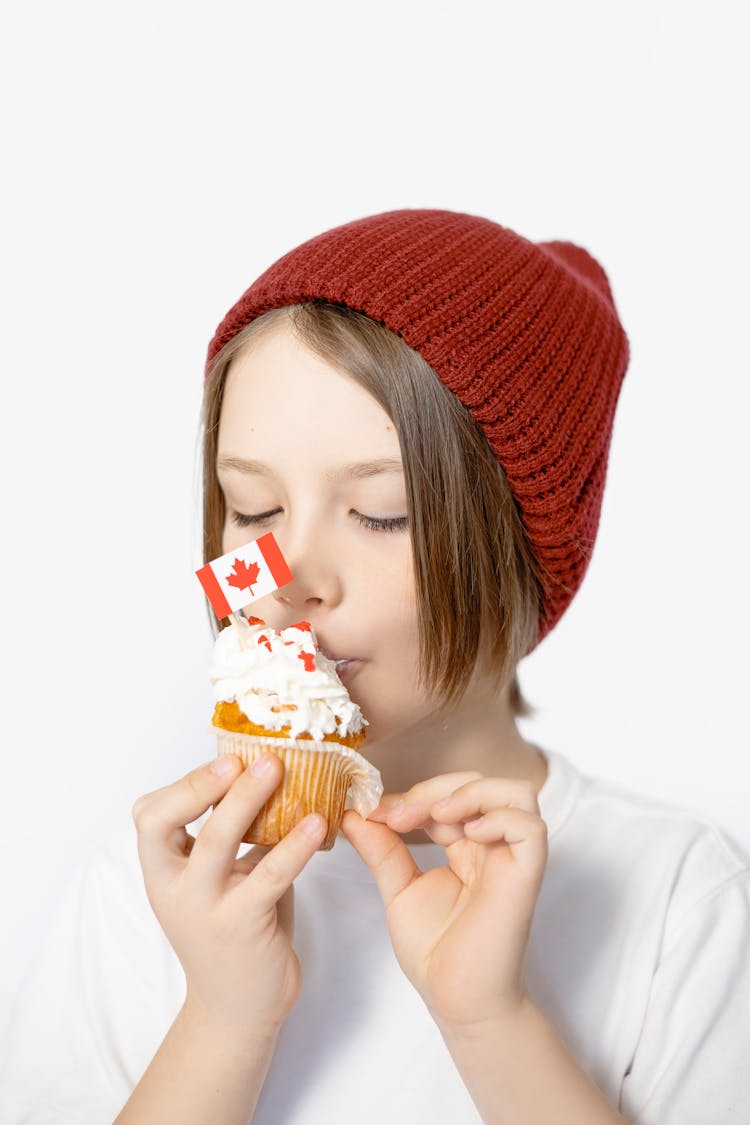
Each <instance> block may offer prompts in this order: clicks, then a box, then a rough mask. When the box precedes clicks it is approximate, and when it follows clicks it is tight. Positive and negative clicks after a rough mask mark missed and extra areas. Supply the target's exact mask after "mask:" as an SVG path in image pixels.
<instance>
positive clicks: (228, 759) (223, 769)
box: [211, 754, 234, 777]
mask: <svg viewBox="0 0 750 1125" xmlns="http://www.w3.org/2000/svg"><path fill="white" fill-rule="evenodd" d="M233 769H234V758H233V757H232V755H231V754H222V755H221V757H219V758H214V760H213V762H211V773H217V774H218V775H219V777H222V776H223V775H225V774H228V773H231V772H232V770H233Z"/></svg>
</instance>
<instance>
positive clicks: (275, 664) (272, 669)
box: [210, 617, 367, 739]
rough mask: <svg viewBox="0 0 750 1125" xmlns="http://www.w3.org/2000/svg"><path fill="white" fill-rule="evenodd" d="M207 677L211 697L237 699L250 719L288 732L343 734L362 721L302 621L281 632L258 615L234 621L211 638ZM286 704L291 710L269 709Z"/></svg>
mask: <svg viewBox="0 0 750 1125" xmlns="http://www.w3.org/2000/svg"><path fill="white" fill-rule="evenodd" d="M210 678H211V684H212V687H213V694H214V701H215V702H217V703H218V702H220V701H222V700H223V701H225V702H227V703H232V702H235V701H236V702H237V704H238V706H239V708H240V710H241V711H242V712H243V713H244V714H245V715H247V717H248V719H250V721H251V722H253V723H257V724H258V725H259V726H262V727H266V728H267V729H268V730H281V728H282V727H290V728H291V730H290V732H289V733H290V737H292V738H296V737H297V735H299V734H301V733H303V732H306V733H309V734H311V735H312V736H313V738H315V739H322V738H323V736H324V735H325V734H333V733H334V732H336V733H337V734H338V735H339V736H340V737H343V736H344V735H347V734H353V733H357V732H358V731H361V730H362V728H363V727H365V726H367V720H366V719H364V718H363V717H362V712H361V711H360V709H359V707H358V706H357V704H356V703H353V702H352V700H351V699H350V698H349V694H348V692H347V690H346V688H345V687H344V685H343V684H342V682H341V680H340V679H339V677H338V675H337V673H336V666H335V664H334V663H333V661H332V660H329V659H328V657H327V656H325V655H324V654H323V653H322V652H321V651H320V648H319V646H318V643H317V640H316V638H315V633H314V632H313V629H312V626H311V625H310V623H309V622H307V621H299V622H297V623H296V624H295V625H290V626H289V627H288V628H286V629H282V630H281V631H280V632H277V631H276V630H275V629H272V628H271V627H270V626H269V625H266V624H265V622H263V621H261V620H260V619H259V618H257V617H251V618H249V619H248V620H247V621H245V619H244V618H243V619H240V620H239V621H238V622H237V624H235V623H234V622H233V623H232V624H231V625H228V626H227V628H225V629H222V631H221V632H220V633H219V635H218V637H217V638H216V642H215V644H214V653H213V663H212V666H211V670H210ZM285 705H292V706H293V708H294V710H283V709H282V710H274V708H283V707H284V706H285Z"/></svg>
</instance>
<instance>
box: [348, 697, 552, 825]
mask: <svg viewBox="0 0 750 1125" xmlns="http://www.w3.org/2000/svg"><path fill="white" fill-rule="evenodd" d="M366 754H367V758H368V760H369V761H371V762H372V763H373V765H374V766H376V767H377V768H378V769H379V770H380V773H381V776H382V779H383V789H384V792H386V793H405V792H406V791H407V790H408V789H410V788H411V787H412V786H413V785H416V783H417V782H419V781H424V780H426V779H427V778H431V777H437V776H438V775H439V774H444V773H460V772H465V771H467V770H476V771H478V772H479V773H481V774H484V775H485V776H488V777H508V778H520V779H523V780H527V781H531V782H532V783H533V784H534V785H535V787H536V790H537V792H539V790H540V789H541V788H542V786H543V784H544V782H545V780H546V776H547V764H546V760H545V758H544V756H543V755H542V753H541V752H540V751H539V750H538V749H537V748H536V747H535V746H533V745H532V744H531V743H529V742H526V741H525V739H524V738H523V737H522V736H521V734H520V732H519V730H518V727H517V725H516V721H515V717H514V715H513V713H512V711H511V708H510V703H509V699H508V693H507V692H505V693H504V694H503V695H501V696H498V697H495V698H494V699H487V698H483V699H481V701H479V700H477V699H476V698H473V699H472V700H469V701H466V702H462V703H461V704H460V705H459V707H458V708H454V709H451V710H436V711H432V712H430V713H429V714H428V715H426V716H425V717H424V718H422V719H421V720H419V722H417V723H415V724H413V725H412V726H410V727H408V728H406V729H402V730H399V731H396V732H394V733H393V734H391V735H389V736H388V737H387V738H384V739H381V740H379V741H378V742H376V743H374V744H373V745H372V746H371V747H368V748H367V750H366ZM403 839H404V840H405V841H406V843H408V844H412V843H414V844H417V843H429V842H430V840H429V837H428V836H427V834H426V833H425V832H423V831H422V830H421V829H418V830H416V831H415V832H410V833H408V834H406V835H405V836H404V837H403Z"/></svg>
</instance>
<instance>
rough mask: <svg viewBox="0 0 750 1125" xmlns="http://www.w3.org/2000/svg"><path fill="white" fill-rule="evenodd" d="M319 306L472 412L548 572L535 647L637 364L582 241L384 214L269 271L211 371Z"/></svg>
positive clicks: (563, 595)
mask: <svg viewBox="0 0 750 1125" xmlns="http://www.w3.org/2000/svg"><path fill="white" fill-rule="evenodd" d="M313 298H320V299H324V300H326V301H330V302H333V303H336V304H344V305H347V306H348V307H349V308H351V309H355V310H357V311H358V312H362V313H365V314H366V315H367V316H369V317H370V318H371V319H373V320H375V321H378V322H380V323H381V324H384V325H385V326H386V327H387V328H389V329H390V330H391V332H393V333H395V334H396V335H397V336H400V337H401V338H402V339H403V340H405V341H406V343H407V344H408V345H409V346H410V347H412V348H414V349H415V350H416V351H418V352H419V353H420V354H421V355H422V357H423V358H424V359H425V360H426V361H427V362H428V363H429V364H430V366H431V367H432V368H433V370H434V371H435V372H436V373H437V375H438V377H439V378H440V380H441V381H442V382H443V383H444V384H445V386H446V387H448V389H449V390H451V391H453V392H454V394H455V395H456V396H457V397H458V398H459V399H460V401H461V402H462V403H463V404H464V405H465V406H466V407H468V409H469V410H470V411H471V413H472V414H473V416H474V418H475V419H476V421H477V422H478V424H479V426H480V427H481V429H482V430H483V432H484V434H485V435H486V437H487V440H488V441H489V444H490V445H491V447H492V449H493V450H494V452H495V454H496V455H497V458H498V460H499V462H500V464H501V465H502V467H503V469H504V471H505V475H506V477H507V479H508V483H509V485H510V488H511V491H512V493H513V496H514V497H515V500H516V503H517V505H518V509H519V511H520V514H521V519H522V521H523V524H524V527H525V529H526V533H527V535H528V538H529V542H530V544H531V548H532V550H533V552H534V555H535V557H536V560H537V562H538V564H539V568H540V571H541V577H542V582H543V586H544V604H543V608H542V620H541V627H540V633H539V640H541V639H542V637H544V636H545V635H546V634H547V633H548V632H549V631H550V629H551V628H552V627H553V626H554V625H555V624H556V623H557V621H559V619H560V617H561V616H562V614H563V612H564V611H565V609H566V608H567V606H568V605H569V604H570V602H571V600H572V598H573V595H574V594H575V592H576V590H577V589H578V587H579V586H580V584H581V581H582V579H583V576H584V574H585V572H586V568H587V566H588V564H589V560H590V559H591V554H592V551H593V547H594V540H595V538H596V530H597V526H598V523H599V513H600V510H601V503H602V493H603V490H604V480H605V474H606V467H607V456H608V452H609V445H610V439H611V436H612V424H613V418H614V412H615V406H616V403H617V398H618V395H619V391H620V386H621V383H622V379H623V376H624V374H625V370H626V368H627V364H628V357H629V349H628V340H627V337H626V335H625V332H624V330H623V327H622V325H621V323H620V320H619V318H618V315H617V311H616V309H615V304H614V300H613V297H612V292H611V290H610V287H609V283H608V281H607V276H606V274H605V272H604V270H603V269H602V267H601V266H600V265H599V263H598V262H597V261H596V259H595V258H593V257H592V256H591V255H590V254H589V253H588V252H587V251H586V250H583V249H582V248H581V247H579V246H575V245H573V243H570V242H536V243H535V242H530V241H529V240H528V239H526V238H523V237H522V236H521V235H518V234H515V233H514V232H513V231H512V230H509V229H508V228H507V227H502V226H499V225H498V224H497V223H495V222H492V221H491V220H490V219H484V218H481V217H480V216H477V215H467V214H463V213H461V212H455V211H442V210H419V209H405V210H399V211H386V212H385V213H383V214H379V215H370V216H367V217H366V218H363V219H357V220H355V221H354V222H350V223H345V224H343V225H342V226H338V227H335V228H333V229H332V230H329V231H325V232H324V233H323V234H319V235H317V236H316V237H315V238H311V239H310V240H309V241H307V242H304V243H303V244H302V245H301V246H298V247H297V248H296V249H294V250H291V251H290V252H289V253H288V254H285V255H284V256H283V257H281V258H279V260H278V261H277V262H274V264H273V265H272V266H271V267H270V268H269V269H268V270H266V272H265V273H264V274H262V275H261V276H260V277H259V278H258V279H257V281H255V282H253V284H252V285H251V286H250V288H249V289H248V290H247V292H246V293H244V294H243V296H242V297H241V298H240V299H239V301H238V302H237V303H236V304H235V305H234V306H233V307H232V308H231V309H230V310H229V312H228V313H227V315H226V316H225V317H224V319H223V321H222V322H221V324H220V325H219V327H218V328H217V330H216V333H215V335H214V337H213V339H212V340H211V343H210V344H209V347H208V364H210V363H211V361H212V360H213V358H214V357H215V356H216V355H217V353H218V352H219V351H220V350H221V348H222V347H223V346H224V345H225V344H226V343H227V342H228V341H229V340H231V339H232V337H233V336H235V335H236V334H237V332H239V331H240V329H242V328H244V326H245V325H246V324H249V322H250V321H251V320H255V319H256V317H259V316H261V315H262V314H263V313H265V312H267V311H268V310H269V309H273V308H279V307H280V306H282V305H292V304H298V303H300V302H302V301H307V300H311V299H313ZM208 364H207V369H208Z"/></svg>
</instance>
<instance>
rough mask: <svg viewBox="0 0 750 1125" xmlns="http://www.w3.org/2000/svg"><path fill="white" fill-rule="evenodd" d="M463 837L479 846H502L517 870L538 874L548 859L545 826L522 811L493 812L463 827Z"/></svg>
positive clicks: (494, 810) (510, 809) (539, 819)
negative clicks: (509, 853) (510, 855)
mask: <svg viewBox="0 0 750 1125" xmlns="http://www.w3.org/2000/svg"><path fill="white" fill-rule="evenodd" d="M463 830H464V833H465V835H466V836H467V838H468V839H470V840H475V841H476V842H477V843H479V844H499V843H504V844H506V845H507V846H508V848H509V849H510V852H511V854H512V856H513V859H514V860H515V861H516V862H517V864H518V866H519V869H520V870H521V871H523V872H524V873H525V874H538V873H539V871H540V870H543V869H544V866H545V863H546V860H547V825H546V824H545V823H544V821H543V820H542V818H541V817H540V816H535V815H534V813H529V812H526V811H525V810H524V809H512V808H508V807H506V808H502V809H492V810H491V811H490V812H488V813H485V815H484V816H482V817H480V818H478V819H477V820H470V821H468V822H467V823H466V824H464V826H463Z"/></svg>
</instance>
